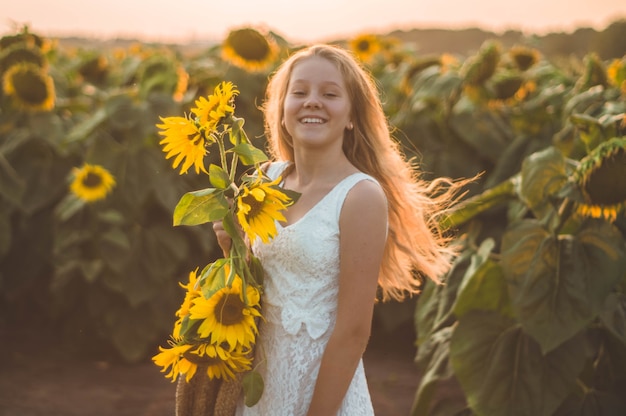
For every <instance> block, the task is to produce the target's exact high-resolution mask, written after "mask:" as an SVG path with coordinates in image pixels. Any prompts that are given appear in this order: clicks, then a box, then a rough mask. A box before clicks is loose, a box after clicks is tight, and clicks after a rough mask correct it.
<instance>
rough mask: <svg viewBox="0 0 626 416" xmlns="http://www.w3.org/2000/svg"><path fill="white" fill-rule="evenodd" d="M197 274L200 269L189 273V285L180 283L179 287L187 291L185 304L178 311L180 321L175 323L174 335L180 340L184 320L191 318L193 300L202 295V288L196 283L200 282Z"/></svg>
mask: <svg viewBox="0 0 626 416" xmlns="http://www.w3.org/2000/svg"><path fill="white" fill-rule="evenodd" d="M197 273H198V269H196V270H194V271H192V272H190V273H189V283H187V284H186V285H183V284H182V283H179V285H180V286H181V287H182V288H183V289H185V299H183V303H182V304H181V305H180V308H178V310H177V311H176V316H177V317H178V320H177V321H176V322H175V323H174V331H173V333H172V335H173V336H174V338H179V337H180V336H181V329H182V324H183V319H185V318H186V317H187V316H189V309H190V308H191V305H192V302H193V300H194V299H195V298H197V297H198V296H201V295H202V292H201V291H200V288H199V287H197V285H196V283H197V282H198V277H197Z"/></svg>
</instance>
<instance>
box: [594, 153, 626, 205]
mask: <svg viewBox="0 0 626 416" xmlns="http://www.w3.org/2000/svg"><path fill="white" fill-rule="evenodd" d="M585 192H586V193H587V195H589V198H590V199H591V201H592V202H593V203H594V204H598V205H614V204H620V203H624V202H625V201H626V149H622V148H620V149H617V150H616V151H614V152H613V154H612V155H610V156H608V157H606V158H605V159H604V160H603V161H602V163H601V164H600V165H599V166H597V167H595V168H594V169H592V170H591V172H589V173H588V176H587V180H586V182H585Z"/></svg>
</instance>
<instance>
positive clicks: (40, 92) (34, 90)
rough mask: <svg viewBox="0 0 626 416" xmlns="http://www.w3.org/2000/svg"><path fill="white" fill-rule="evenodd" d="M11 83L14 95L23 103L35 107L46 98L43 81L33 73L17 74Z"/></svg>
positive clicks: (46, 90) (46, 93)
mask: <svg viewBox="0 0 626 416" xmlns="http://www.w3.org/2000/svg"><path fill="white" fill-rule="evenodd" d="M12 81H13V86H14V88H15V93H16V94H17V96H19V98H20V100H22V101H23V102H25V103H28V104H33V105H37V104H41V103H43V102H44V101H46V99H47V98H48V89H47V88H46V83H45V81H44V80H43V79H42V78H41V76H40V75H38V74H36V73H35V72H33V71H24V72H17V73H15V74H14V75H13V79H12Z"/></svg>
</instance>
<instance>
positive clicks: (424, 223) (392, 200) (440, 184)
mask: <svg viewBox="0 0 626 416" xmlns="http://www.w3.org/2000/svg"><path fill="white" fill-rule="evenodd" d="M312 56H318V57H322V58H325V59H328V60H329V61H330V62H332V63H334V64H335V65H336V66H337V68H338V69H339V71H340V72H341V74H342V76H343V79H344V81H345V84H346V88H347V91H348V95H349V98H350V101H351V103H352V114H351V115H350V116H351V118H350V120H351V121H352V123H353V124H354V128H353V129H352V130H349V131H348V130H346V133H345V136H344V142H343V151H344V153H345V155H346V156H347V158H348V160H349V161H350V162H351V163H352V164H353V165H354V166H356V167H357V168H358V169H359V170H360V171H362V172H364V173H367V174H369V175H371V176H373V177H374V178H376V180H378V182H379V183H380V184H381V186H382V188H383V190H384V191H385V194H386V197H387V201H388V206H389V219H388V220H389V236H388V238H387V243H386V245H385V253H384V257H383V261H382V265H381V271H380V275H379V279H378V284H379V287H380V290H381V294H382V299H383V300H388V299H397V300H401V299H403V298H405V297H406V296H410V295H412V294H414V293H418V292H419V290H420V287H421V284H422V283H423V277H424V276H426V277H428V278H430V279H432V280H434V281H436V282H439V278H440V277H441V276H443V275H444V274H445V273H446V272H447V271H448V269H449V268H450V264H451V260H452V258H453V256H454V255H455V254H456V253H455V250H454V249H453V248H452V247H451V246H450V245H449V244H448V243H449V239H448V238H446V237H445V236H444V234H443V232H442V230H441V229H440V227H439V222H438V215H437V214H440V213H441V212H442V211H443V210H444V209H446V208H447V207H448V206H449V205H450V203H451V201H452V199H453V197H454V194H455V192H454V191H455V190H456V189H457V188H458V186H456V184H455V183H454V182H452V181H450V180H448V179H438V180H435V181H433V182H431V183H426V182H425V181H423V180H421V179H420V177H419V174H418V171H417V169H415V168H414V166H413V165H412V164H411V162H410V161H408V160H406V159H405V157H404V155H403V153H402V152H401V151H400V148H399V144H398V142H397V141H395V140H394V139H393V138H392V136H391V133H390V129H389V125H388V124H387V118H386V117H385V114H384V112H383V108H382V103H381V101H380V99H379V96H378V89H377V87H376V84H375V82H374V79H373V77H372V76H371V75H370V74H369V73H368V72H367V71H366V70H364V69H363V68H362V67H361V66H360V65H359V64H358V61H357V60H356V59H355V58H354V57H353V56H352V55H351V54H350V53H349V52H347V51H345V50H344V49H341V48H340V47H337V46H332V45H313V46H310V47H308V48H305V49H301V50H299V51H297V52H296V53H294V54H293V55H292V56H291V57H290V58H289V59H288V60H287V61H285V62H284V63H283V64H282V65H281V66H280V67H279V68H278V70H277V71H276V72H275V73H274V75H273V76H272V78H271V79H270V81H269V84H268V86H267V91H266V97H265V98H266V99H265V103H264V106H263V108H262V109H263V111H264V114H265V132H266V135H267V138H268V145H269V151H270V153H271V155H272V157H273V158H274V159H277V160H286V161H291V162H293V161H294V149H293V140H292V138H291V136H290V135H289V133H288V132H287V130H286V129H285V128H284V126H283V125H282V123H281V121H282V117H283V110H284V99H285V96H286V94H287V88H288V86H289V79H290V77H291V72H292V70H293V68H294V66H295V65H297V64H298V62H300V61H302V60H303V59H306V58H308V57H312Z"/></svg>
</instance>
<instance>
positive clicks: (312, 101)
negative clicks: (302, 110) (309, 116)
mask: <svg viewBox="0 0 626 416" xmlns="http://www.w3.org/2000/svg"><path fill="white" fill-rule="evenodd" d="M304 107H306V108H320V102H319V100H318V99H317V97H316V96H315V95H314V94H311V95H309V97H308V98H307V100H306V101H305V102H304Z"/></svg>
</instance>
